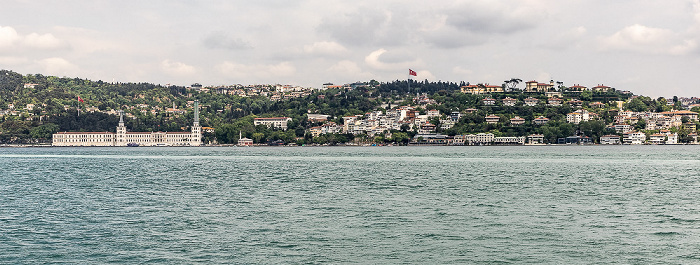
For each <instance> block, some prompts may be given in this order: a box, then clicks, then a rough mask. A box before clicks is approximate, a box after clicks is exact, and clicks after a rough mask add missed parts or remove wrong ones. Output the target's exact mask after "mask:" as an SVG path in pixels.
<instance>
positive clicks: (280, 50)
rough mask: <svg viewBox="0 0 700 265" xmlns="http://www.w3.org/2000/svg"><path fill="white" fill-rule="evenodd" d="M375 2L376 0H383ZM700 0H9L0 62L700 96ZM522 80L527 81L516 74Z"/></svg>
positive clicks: (241, 77) (171, 76)
mask: <svg viewBox="0 0 700 265" xmlns="http://www.w3.org/2000/svg"><path fill="white" fill-rule="evenodd" d="M378 2H379V3H378ZM699 45H700V0H665V1H658V0H616V1H609V0H605V1H603V0H567V1H556V0H551V1H550V0H515V1H487V0H482V1H410V0H402V1H364V0H354V1H334V0H308V1H288V0H256V1H226V0H222V1H174V0H168V1H156V0H149V1H140V0H139V1H131V0H119V1H99V0H95V1H73V0H61V1H42V0H4V1H3V4H2V7H0V68H2V69H9V70H14V71H17V72H19V73H22V74H34V73H41V74H44V75H57V76H67V77H81V78H89V79H93V80H104V81H112V80H115V81H120V82H149V83H156V84H177V85H189V84H192V83H195V82H198V83H202V84H203V85H224V84H244V85H245V84H269V83H281V84H291V85H301V86H305V87H320V86H321V84H323V83H325V82H332V83H335V84H342V83H349V82H354V81H368V80H371V79H375V80H377V81H380V82H387V81H392V80H396V79H406V78H407V77H408V69H409V68H411V69H413V70H415V71H417V72H418V76H417V77H416V78H414V79H418V80H424V79H428V80H431V81H437V80H442V81H453V82H459V81H467V82H471V83H490V84H493V85H500V84H501V83H503V80H507V79H510V78H514V77H515V78H520V79H522V80H523V81H529V80H537V81H540V82H549V80H550V79H553V80H554V81H562V82H564V84H565V85H567V86H571V85H574V84H581V85H583V86H587V87H593V86H596V85H598V84H605V85H608V86H611V87H615V88H617V89H619V90H630V91H632V92H634V93H636V94H643V95H648V96H652V97H659V96H667V97H668V96H674V95H677V96H700V89H698V86H699V84H698V82H696V78H697V77H698V76H700V46H699ZM520 87H524V84H521V85H520Z"/></svg>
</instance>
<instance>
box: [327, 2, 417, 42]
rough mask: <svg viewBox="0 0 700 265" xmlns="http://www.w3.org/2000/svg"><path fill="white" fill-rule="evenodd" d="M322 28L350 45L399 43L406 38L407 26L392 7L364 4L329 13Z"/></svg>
mask: <svg viewBox="0 0 700 265" xmlns="http://www.w3.org/2000/svg"><path fill="white" fill-rule="evenodd" d="M318 30H319V31H320V32H323V33H328V34H329V35H330V36H331V37H332V38H334V39H336V40H338V41H340V42H342V43H345V44H349V45H356V46H367V45H373V44H383V45H398V44H401V43H403V42H404V40H405V36H406V35H407V33H406V27H405V26H404V25H402V20H400V19H399V20H397V19H395V17H394V14H393V12H392V11H390V10H380V9H378V8H368V7H361V8H358V9H357V10H355V11H351V12H347V13H344V14H333V15H330V16H327V17H325V18H324V19H323V20H322V22H321V24H320V26H319V28H318Z"/></svg>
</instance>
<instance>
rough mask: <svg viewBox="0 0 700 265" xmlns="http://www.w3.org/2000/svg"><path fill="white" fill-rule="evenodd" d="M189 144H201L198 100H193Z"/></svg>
mask: <svg viewBox="0 0 700 265" xmlns="http://www.w3.org/2000/svg"><path fill="white" fill-rule="evenodd" d="M190 145H191V146H199V145H202V126H201V125H199V100H195V101H194V123H193V124H192V137H191V138H190Z"/></svg>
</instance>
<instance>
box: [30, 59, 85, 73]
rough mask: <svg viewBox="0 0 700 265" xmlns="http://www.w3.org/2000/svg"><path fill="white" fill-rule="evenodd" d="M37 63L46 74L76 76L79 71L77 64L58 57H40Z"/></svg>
mask: <svg viewBox="0 0 700 265" xmlns="http://www.w3.org/2000/svg"><path fill="white" fill-rule="evenodd" d="M37 63H38V65H39V66H41V68H43V71H42V74H46V75H55V76H78V75H79V74H80V73H81V71H80V68H79V67H78V66H76V65H75V64H73V63H71V62H69V61H68V60H66V59H63V58H60V57H52V58H46V59H42V60H39V61H38V62H37Z"/></svg>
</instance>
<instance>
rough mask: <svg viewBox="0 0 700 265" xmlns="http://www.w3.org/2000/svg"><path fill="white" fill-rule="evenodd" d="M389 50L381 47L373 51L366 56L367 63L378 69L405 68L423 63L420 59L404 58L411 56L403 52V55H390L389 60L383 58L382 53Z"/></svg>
mask: <svg viewBox="0 0 700 265" xmlns="http://www.w3.org/2000/svg"><path fill="white" fill-rule="evenodd" d="M386 52H387V50H385V49H379V50H376V51H373V52H371V53H370V54H369V55H367V56H366V57H365V63H366V64H367V65H368V66H370V67H372V68H374V69H378V70H392V71H396V70H401V71H403V70H405V69H408V68H411V67H416V66H418V65H421V64H422V63H421V62H420V61H419V60H411V61H408V60H406V59H403V58H410V57H409V55H405V54H402V55H401V56H396V55H394V56H389V58H388V60H387V61H384V60H382V58H381V57H382V55H383V54H385V53H386Z"/></svg>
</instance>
